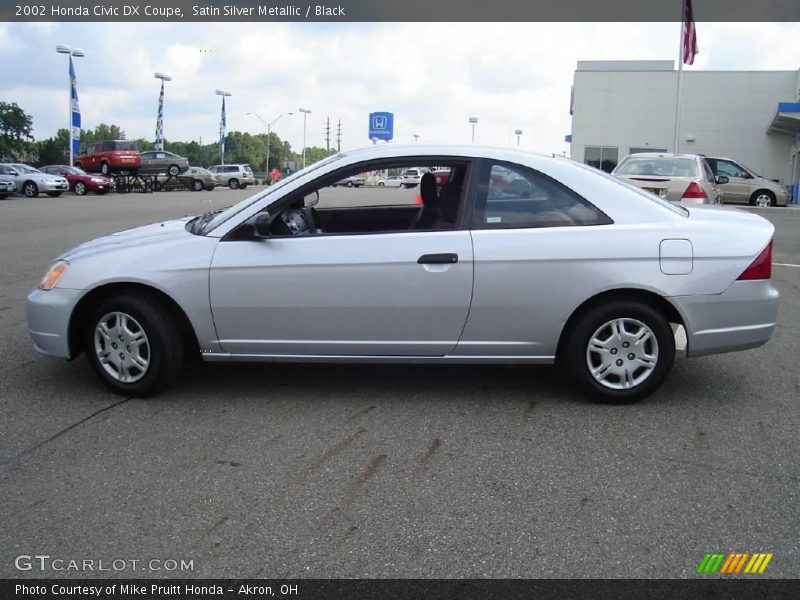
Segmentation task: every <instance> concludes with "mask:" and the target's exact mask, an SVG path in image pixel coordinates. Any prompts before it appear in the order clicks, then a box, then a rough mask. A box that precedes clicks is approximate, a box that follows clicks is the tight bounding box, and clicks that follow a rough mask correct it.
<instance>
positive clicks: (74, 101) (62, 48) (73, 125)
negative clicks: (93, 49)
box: [56, 44, 86, 167]
mask: <svg viewBox="0 0 800 600" xmlns="http://www.w3.org/2000/svg"><path fill="white" fill-rule="evenodd" d="M56 52H58V53H59V54H68V55H69V112H68V115H69V118H68V120H67V123H69V166H70V167H71V166H72V163H73V161H74V158H75V148H74V143H75V141H74V140H78V143H80V139H81V112H80V109H79V107H78V88H77V87H76V84H75V69H74V67H73V66H72V57H73V56H74V57H75V58H80V57H81V56H86V54H85V53H84V51H83V50H81V49H80V48H72V47H70V46H67V45H65V44H59V45H58V46H56ZM76 134H77V135H76Z"/></svg>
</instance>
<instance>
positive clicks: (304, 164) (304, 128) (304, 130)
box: [297, 108, 311, 169]
mask: <svg viewBox="0 0 800 600" xmlns="http://www.w3.org/2000/svg"><path fill="white" fill-rule="evenodd" d="M297 110H299V111H300V112H301V113H303V168H304V169H305V168H306V117H307V116H308V115H310V114H311V111H310V110H308V109H307V108H298V109H297Z"/></svg>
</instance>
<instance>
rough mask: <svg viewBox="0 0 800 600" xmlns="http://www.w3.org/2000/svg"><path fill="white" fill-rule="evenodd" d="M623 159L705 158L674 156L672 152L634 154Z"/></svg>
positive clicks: (687, 155)
mask: <svg viewBox="0 0 800 600" xmlns="http://www.w3.org/2000/svg"><path fill="white" fill-rule="evenodd" d="M625 158H705V157H704V156H703V155H702V154H684V153H679V154H675V153H674V152H636V153H634V154H629V155H628V156H626V157H625Z"/></svg>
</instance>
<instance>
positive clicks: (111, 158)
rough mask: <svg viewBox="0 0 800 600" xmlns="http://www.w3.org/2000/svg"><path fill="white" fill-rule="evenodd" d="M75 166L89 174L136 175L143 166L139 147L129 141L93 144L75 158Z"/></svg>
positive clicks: (107, 141) (105, 141) (108, 141)
mask: <svg viewBox="0 0 800 600" xmlns="http://www.w3.org/2000/svg"><path fill="white" fill-rule="evenodd" d="M74 162H75V166H76V167H79V168H81V169H83V170H84V171H87V172H89V173H102V174H103V175H111V174H112V173H119V174H120V175H136V174H137V173H138V171H139V167H140V165H141V164H142V157H141V154H140V153H139V146H138V145H137V144H136V142H132V141H128V140H104V141H101V142H93V143H91V144H89V145H88V146H87V147H86V151H85V152H83V153H82V154H79V155H78V156H76V157H75V161H74Z"/></svg>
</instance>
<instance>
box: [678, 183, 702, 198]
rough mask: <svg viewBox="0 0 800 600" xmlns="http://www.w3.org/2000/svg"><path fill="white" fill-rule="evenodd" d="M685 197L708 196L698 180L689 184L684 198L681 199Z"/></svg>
mask: <svg viewBox="0 0 800 600" xmlns="http://www.w3.org/2000/svg"><path fill="white" fill-rule="evenodd" d="M684 198H702V199H704V200H705V199H706V198H708V196H706V193H705V192H704V191H703V188H701V187H700V185H699V184H698V183H697V182H696V181H693V182H692V183H690V184H689V187H687V188H686V191H685V192H683V198H681V200H683V199H684Z"/></svg>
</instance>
